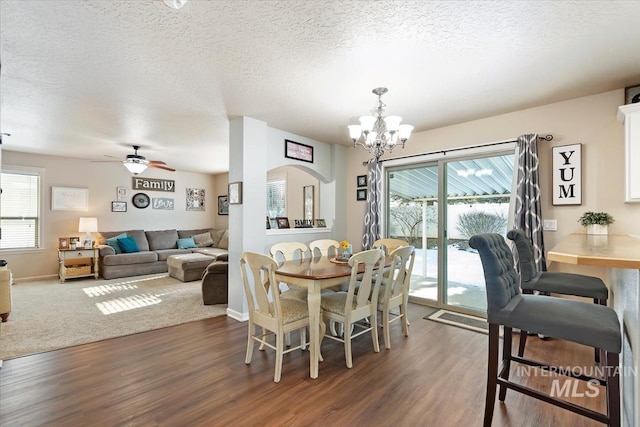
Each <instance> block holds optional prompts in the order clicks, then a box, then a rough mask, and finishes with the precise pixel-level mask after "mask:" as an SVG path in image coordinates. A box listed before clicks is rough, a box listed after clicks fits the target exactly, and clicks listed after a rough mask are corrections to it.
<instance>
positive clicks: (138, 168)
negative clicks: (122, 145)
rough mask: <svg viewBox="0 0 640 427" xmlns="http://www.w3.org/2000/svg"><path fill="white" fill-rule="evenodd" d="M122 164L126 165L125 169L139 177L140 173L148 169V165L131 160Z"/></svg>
mask: <svg viewBox="0 0 640 427" xmlns="http://www.w3.org/2000/svg"><path fill="white" fill-rule="evenodd" d="M122 163H123V164H124V167H125V168H127V169H128V170H129V172H131V173H132V174H134V175H138V174H139V173H142V172H144V170H145V169H146V168H147V164H146V163H144V162H138V161H131V160H129V161H125V162H122Z"/></svg>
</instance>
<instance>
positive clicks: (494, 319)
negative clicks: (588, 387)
mask: <svg viewBox="0 0 640 427" xmlns="http://www.w3.org/2000/svg"><path fill="white" fill-rule="evenodd" d="M469 245H470V246H471V247H472V248H474V249H477V250H478V253H479V254H480V259H481V261H482V268H483V269H484V278H485V284H486V287H487V321H488V322H489V357H488V367H487V394H486V401H485V412H484V426H485V427H489V426H490V425H491V421H492V419H493V409H494V406H495V398H496V388H497V387H498V386H500V393H499V396H498V398H499V399H500V401H503V402H504V400H505V397H506V394H507V389H509V388H510V389H512V390H515V391H517V392H520V393H523V394H526V395H528V396H530V397H534V398H536V399H540V400H542V401H544V402H547V403H550V404H552V405H555V406H558V407H560V408H563V409H567V410H569V411H572V412H575V413H577V414H580V415H583V416H586V417H588V418H591V419H594V420H597V421H599V422H602V423H604V424H606V425H608V426H616V427H617V426H619V425H620V377H619V354H620V351H621V347H622V336H621V335H622V334H621V330H620V323H619V321H618V316H617V315H616V312H615V311H614V310H613V309H611V308H609V307H606V306H602V305H599V304H589V303H585V302H582V301H575V300H569V299H565V298H549V297H546V296H541V295H530V294H524V295H523V294H521V293H520V287H519V285H520V283H519V282H520V280H519V277H518V273H517V272H516V270H515V266H514V262H513V254H512V252H511V249H510V248H509V246H508V245H507V243H506V242H505V239H504V237H502V236H500V235H499V234H481V235H476V236H473V237H471V239H470V240H469ZM501 325H502V326H503V327H504V342H503V346H502V369H501V370H500V372H498V349H499V341H500V337H499V333H500V326H501ZM513 328H517V329H520V330H521V331H522V330H524V331H531V332H534V333H537V334H543V335H546V336H549V337H553V338H557V339H563V340H567V341H572V342H575V343H578V344H583V345H586V346H589V347H595V348H599V349H602V351H603V354H604V363H603V364H602V365H601V368H602V371H603V372H605V375H604V379H601V378H593V377H589V376H586V375H576V374H574V373H573V372H567V371H570V370H567V369H562V368H559V367H555V366H550V365H548V364H546V363H540V362H537V361H534V360H531V359H526V358H524V357H520V356H515V355H512V354H511V343H512V341H511V336H512V329H513ZM511 361H513V362H516V363H522V364H526V365H529V366H536V367H539V368H541V369H544V370H549V371H551V372H560V373H562V375H566V376H569V377H572V378H575V379H578V380H583V381H597V382H598V383H599V384H600V385H603V386H605V387H606V396H607V413H606V414H602V413H600V412H596V411H593V410H591V409H588V408H585V407H582V406H579V405H576V404H573V403H570V402H567V401H564V400H561V399H558V398H555V397H553V396H551V395H548V394H545V393H542V392H540V391H538V390H535V389H532V388H529V387H526V386H523V385H522V384H519V383H514V382H511V381H509V371H510V368H511Z"/></svg>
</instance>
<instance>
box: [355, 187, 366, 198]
mask: <svg viewBox="0 0 640 427" xmlns="http://www.w3.org/2000/svg"><path fill="white" fill-rule="evenodd" d="M356 200H367V189H366V188H358V189H357V190H356Z"/></svg>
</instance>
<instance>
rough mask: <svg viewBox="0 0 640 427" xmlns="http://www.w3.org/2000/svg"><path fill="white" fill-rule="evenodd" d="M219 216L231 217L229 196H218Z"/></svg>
mask: <svg viewBox="0 0 640 427" xmlns="http://www.w3.org/2000/svg"><path fill="white" fill-rule="evenodd" d="M218 215H229V196H218Z"/></svg>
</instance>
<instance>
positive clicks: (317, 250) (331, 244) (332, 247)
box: [309, 239, 340, 258]
mask: <svg viewBox="0 0 640 427" xmlns="http://www.w3.org/2000/svg"><path fill="white" fill-rule="evenodd" d="M339 247H340V242H338V241H337V240H333V239H320V240H314V241H313V242H311V243H309V250H310V251H311V257H312V258H315V257H316V256H337V255H338V248H339Z"/></svg>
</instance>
